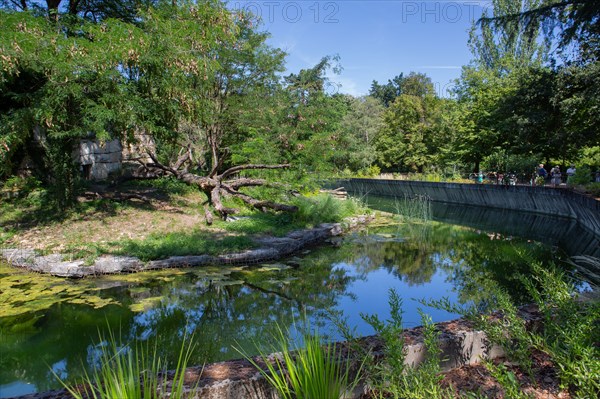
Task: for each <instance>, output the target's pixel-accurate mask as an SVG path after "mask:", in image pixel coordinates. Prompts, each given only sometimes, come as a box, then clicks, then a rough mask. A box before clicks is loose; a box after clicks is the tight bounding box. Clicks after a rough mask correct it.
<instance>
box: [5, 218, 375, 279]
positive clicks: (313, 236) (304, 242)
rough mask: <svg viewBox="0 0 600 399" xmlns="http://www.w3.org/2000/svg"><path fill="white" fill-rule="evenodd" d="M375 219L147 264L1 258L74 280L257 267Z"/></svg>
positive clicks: (30, 253) (14, 252)
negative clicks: (225, 251)
mask: <svg viewBox="0 0 600 399" xmlns="http://www.w3.org/2000/svg"><path fill="white" fill-rule="evenodd" d="M371 219H372V217H371V218H368V217H357V218H350V219H347V220H346V221H345V222H344V223H343V224H342V223H323V224H321V225H319V226H317V227H315V228H313V229H303V230H296V231H292V232H290V233H288V234H287V235H286V236H285V237H260V238H257V239H256V242H257V243H258V244H259V245H260V247H259V248H256V249H249V250H246V251H241V252H235V253H230V254H225V255H219V256H210V255H197V256H171V257H168V258H166V259H159V260H153V261H150V262H147V263H144V262H142V261H141V260H140V259H138V258H135V257H132V256H113V255H102V256H100V257H98V258H97V259H96V260H95V261H94V264H93V265H89V266H88V265H85V263H84V261H83V260H81V259H78V260H72V261H68V260H65V256H64V255H62V254H51V255H45V256H41V255H39V254H37V253H36V252H35V251H34V250H31V249H3V250H1V251H0V256H1V257H3V258H5V259H6V260H7V261H8V263H9V264H11V265H13V266H16V267H22V268H25V269H28V270H31V271H35V272H39V273H46V274H51V275H54V276H58V277H70V278H82V277H91V276H97V275H102V274H115V273H124V272H127V273H132V272H139V271H144V270H157V269H167V268H175V267H198V266H205V265H209V264H223V265H232V264H257V263H264V262H269V261H273V260H276V259H280V258H283V257H286V256H289V255H291V254H293V253H295V252H298V251H300V250H302V249H303V248H306V247H308V246H311V245H315V244H318V243H323V242H326V241H327V240H328V239H329V238H331V237H337V236H339V235H341V234H342V233H343V232H345V231H348V230H350V229H352V228H354V227H356V226H357V225H359V224H364V223H366V222H368V221H369V220H371ZM305 252H306V251H305ZM288 264H289V265H291V266H298V265H299V264H300V263H299V262H297V261H294V260H293V259H292V260H290V261H288Z"/></svg>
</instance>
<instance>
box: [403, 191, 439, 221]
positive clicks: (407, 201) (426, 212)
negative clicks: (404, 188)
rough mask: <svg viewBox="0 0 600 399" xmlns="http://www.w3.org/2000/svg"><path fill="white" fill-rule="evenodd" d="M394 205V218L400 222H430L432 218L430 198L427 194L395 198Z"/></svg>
mask: <svg viewBox="0 0 600 399" xmlns="http://www.w3.org/2000/svg"><path fill="white" fill-rule="evenodd" d="M394 207H395V212H394V218H395V219H399V220H400V221H401V222H410V221H413V222H414V221H421V222H430V221H431V220H432V218H433V213H432V210H431V199H430V198H429V197H427V196H423V195H420V196H416V197H413V198H410V197H404V198H401V199H398V198H396V199H395V200H394Z"/></svg>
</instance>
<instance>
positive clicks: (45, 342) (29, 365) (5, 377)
mask: <svg viewBox="0 0 600 399" xmlns="http://www.w3.org/2000/svg"><path fill="white" fill-rule="evenodd" d="M128 313H129V312H128V311H127V309H123V308H122V307H119V306H114V305H111V306H108V307H106V308H103V309H90V308H89V307H87V306H81V305H72V304H64V303H59V304H56V305H53V306H52V307H51V308H50V309H47V310H45V311H43V312H39V313H36V314H25V315H21V316H18V317H15V318H10V319H5V318H2V319H0V320H1V322H0V345H1V353H2V356H0V385H2V384H5V383H8V382H11V381H14V380H15V379H19V380H22V381H27V382H29V383H32V384H34V385H35V386H36V388H37V390H38V391H47V390H49V389H53V388H58V387H59V384H58V382H57V381H56V380H55V378H54V376H53V375H52V372H51V370H50V367H52V366H53V365H57V371H58V372H59V375H60V374H61V373H64V375H69V376H73V377H76V376H82V375H83V370H82V367H81V366H82V364H84V363H85V361H86V355H87V351H88V346H89V345H90V343H91V342H98V334H99V332H100V333H106V326H107V323H108V324H110V325H112V326H115V328H117V329H118V328H119V326H122V328H123V329H124V330H126V329H127V328H128V325H129V323H128V320H127V317H128ZM49 331H51V332H52V333H51V334H48V332H49Z"/></svg>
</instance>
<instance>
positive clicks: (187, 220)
mask: <svg viewBox="0 0 600 399" xmlns="http://www.w3.org/2000/svg"><path fill="white" fill-rule="evenodd" d="M78 200H79V202H80V203H82V205H83V208H84V209H86V210H85V211H82V212H80V213H77V214H73V215H71V216H69V217H67V218H66V219H65V220H63V221H61V222H55V223H51V224H45V225H43V224H37V225H32V226H20V227H19V229H18V230H17V232H16V234H15V235H14V236H12V237H11V238H10V239H8V240H7V241H5V243H4V244H3V246H6V247H17V248H31V249H37V250H43V251H47V252H54V253H58V252H65V251H73V250H74V249H76V248H83V249H85V247H86V246H87V245H88V244H90V243H95V244H99V245H105V246H106V245H109V244H110V243H111V242H115V241H120V240H126V239H133V240H135V239H144V238H146V237H147V236H148V235H150V234H152V233H158V232H160V233H164V234H167V233H170V232H175V231H192V230H196V229H199V228H206V224H205V222H204V213H203V210H202V208H201V203H202V201H203V197H202V196H201V195H200V194H189V195H186V196H176V197H173V198H169V197H168V196H166V195H164V194H163V193H161V192H159V191H157V190H155V189H152V188H150V189H144V188H142V189H127V190H118V191H115V192H107V191H105V190H103V189H102V188H101V187H100V188H99V189H97V190H93V191H87V192H86V193H84V195H82V196H81V197H80V198H79V199H78ZM94 200H102V201H101V202H100V206H94V207H92V206H89V207H87V206H86V204H91V203H92V201H94ZM212 230H216V229H214V228H212Z"/></svg>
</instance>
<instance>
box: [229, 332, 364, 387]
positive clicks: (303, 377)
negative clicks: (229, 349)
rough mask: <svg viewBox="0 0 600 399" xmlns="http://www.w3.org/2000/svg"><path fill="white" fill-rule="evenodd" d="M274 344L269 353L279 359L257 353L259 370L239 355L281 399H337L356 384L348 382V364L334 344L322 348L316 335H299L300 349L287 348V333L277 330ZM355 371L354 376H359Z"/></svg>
mask: <svg viewBox="0 0 600 399" xmlns="http://www.w3.org/2000/svg"><path fill="white" fill-rule="evenodd" d="M278 332H279V334H278V335H277V336H276V337H275V339H276V341H277V344H276V346H275V347H274V348H272V350H271V352H280V353H281V356H275V357H273V358H272V359H271V358H270V356H269V354H267V353H264V352H261V353H260V358H261V361H262V363H263V364H264V368H263V367H261V365H260V364H258V363H257V362H256V361H255V360H254V359H253V358H251V357H250V356H248V355H247V354H245V352H243V351H241V350H240V353H241V354H242V355H243V356H244V357H245V358H246V359H247V360H248V361H250V363H252V365H254V367H256V368H257V369H258V370H259V371H260V373H261V374H262V376H263V377H264V378H265V379H266V380H267V381H268V383H269V384H270V385H271V386H273V387H274V388H275V389H276V391H277V393H278V394H279V397H280V398H281V399H317V398H318V399H340V398H342V397H344V396H345V394H346V392H351V391H352V390H353V389H354V387H355V386H356V385H357V383H358V381H359V380H358V377H355V378H352V377H351V375H350V373H351V366H352V365H351V360H350V358H349V357H347V355H346V356H344V355H342V353H341V351H339V350H338V349H337V348H336V346H335V345H334V344H331V343H330V344H323V343H322V342H321V341H322V340H321V337H320V335H319V333H318V331H315V332H313V333H308V332H305V333H304V334H303V335H302V341H303V346H302V347H294V348H291V347H290V346H289V344H288V338H287V337H288V336H289V335H290V334H289V331H287V330H285V331H284V330H282V329H281V328H279V329H278ZM360 369H361V367H359V370H358V372H357V373H356V374H357V375H359V374H360Z"/></svg>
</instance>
